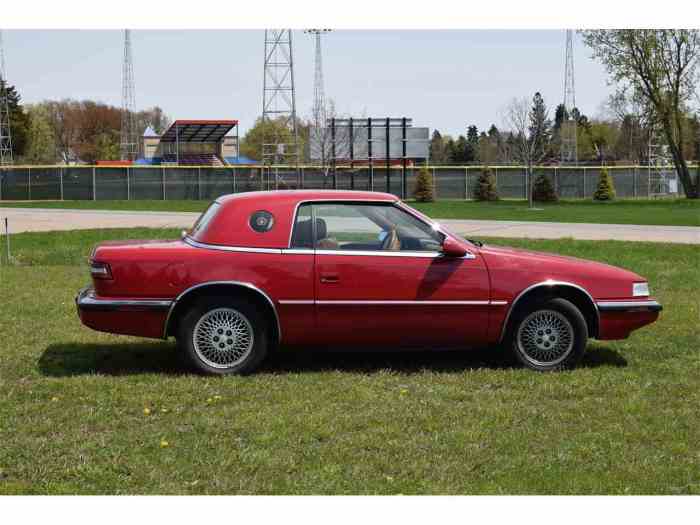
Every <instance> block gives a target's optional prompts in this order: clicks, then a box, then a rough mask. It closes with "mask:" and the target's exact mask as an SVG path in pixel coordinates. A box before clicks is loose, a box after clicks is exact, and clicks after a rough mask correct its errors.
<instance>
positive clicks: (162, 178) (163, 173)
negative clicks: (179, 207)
mask: <svg viewBox="0 0 700 525" xmlns="http://www.w3.org/2000/svg"><path fill="white" fill-rule="evenodd" d="M161 184H162V186H163V200H165V168H163V169H162V170H161Z"/></svg>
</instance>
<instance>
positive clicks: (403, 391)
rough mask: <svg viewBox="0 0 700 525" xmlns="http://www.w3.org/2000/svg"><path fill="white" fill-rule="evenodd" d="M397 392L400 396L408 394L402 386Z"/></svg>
mask: <svg viewBox="0 0 700 525" xmlns="http://www.w3.org/2000/svg"><path fill="white" fill-rule="evenodd" d="M399 393H400V394H401V395H402V396H405V395H406V394H408V390H407V389H405V388H402V389H401V390H399Z"/></svg>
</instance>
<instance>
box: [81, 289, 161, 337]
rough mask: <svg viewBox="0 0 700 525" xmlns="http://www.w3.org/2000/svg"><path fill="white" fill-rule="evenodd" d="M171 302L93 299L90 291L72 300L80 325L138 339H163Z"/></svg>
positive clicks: (94, 297) (83, 292)
mask: <svg viewBox="0 0 700 525" xmlns="http://www.w3.org/2000/svg"><path fill="white" fill-rule="evenodd" d="M172 304H173V301H172V300H169V299H142V298H128V299H123V298H119V299H116V298H104V297H97V296H96V295H95V290H94V289H93V288H92V287H89V286H88V287H86V288H83V289H82V290H80V291H79V292H78V294H77V295H76V296H75V305H76V308H77V310H78V317H79V318H80V321H81V322H82V323H83V324H84V325H85V326H88V327H89V328H92V329H93V330H98V331H100V332H109V333H113V334H125V335H136V336H141V337H155V338H161V337H163V326H164V324H165V319H166V317H167V315H168V311H169V310H170V307H171V306H172Z"/></svg>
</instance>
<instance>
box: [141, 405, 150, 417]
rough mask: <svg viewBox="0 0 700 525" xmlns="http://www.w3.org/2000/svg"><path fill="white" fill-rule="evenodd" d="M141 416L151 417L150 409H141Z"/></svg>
mask: <svg viewBox="0 0 700 525" xmlns="http://www.w3.org/2000/svg"><path fill="white" fill-rule="evenodd" d="M143 415H144V416H150V415H151V409H150V408H148V407H146V408H144V409H143Z"/></svg>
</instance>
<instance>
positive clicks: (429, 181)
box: [413, 166, 435, 202]
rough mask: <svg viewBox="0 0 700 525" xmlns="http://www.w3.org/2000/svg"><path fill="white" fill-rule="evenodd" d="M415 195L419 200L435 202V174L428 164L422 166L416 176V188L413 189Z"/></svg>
mask: <svg viewBox="0 0 700 525" xmlns="http://www.w3.org/2000/svg"><path fill="white" fill-rule="evenodd" d="M413 196H414V197H415V199H416V201H418V202H433V201H434V200H435V187H434V186H433V175H432V174H431V173H430V170H429V169H428V167H427V166H423V167H421V169H420V171H419V172H418V175H417V176H416V189H415V190H414V191H413Z"/></svg>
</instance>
